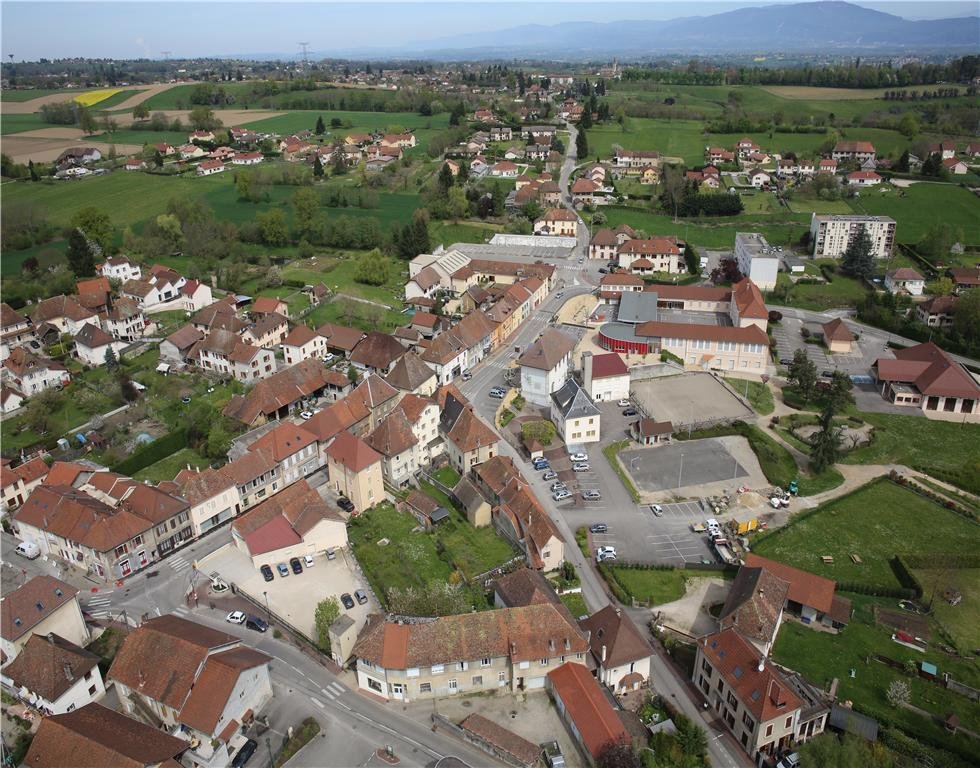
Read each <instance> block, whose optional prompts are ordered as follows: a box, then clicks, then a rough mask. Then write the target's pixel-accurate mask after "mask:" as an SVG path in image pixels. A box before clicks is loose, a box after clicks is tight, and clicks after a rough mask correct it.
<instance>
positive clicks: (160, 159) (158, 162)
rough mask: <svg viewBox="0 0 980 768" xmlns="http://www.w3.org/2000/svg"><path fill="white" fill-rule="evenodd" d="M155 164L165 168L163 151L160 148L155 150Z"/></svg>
mask: <svg viewBox="0 0 980 768" xmlns="http://www.w3.org/2000/svg"><path fill="white" fill-rule="evenodd" d="M153 164H154V165H155V166H156V167H157V168H163V153H162V152H161V151H160V150H159V149H158V150H155V151H154V152H153Z"/></svg>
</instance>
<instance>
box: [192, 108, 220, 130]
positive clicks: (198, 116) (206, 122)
mask: <svg viewBox="0 0 980 768" xmlns="http://www.w3.org/2000/svg"><path fill="white" fill-rule="evenodd" d="M187 119H188V120H189V121H190V124H191V125H192V126H193V127H194V128H195V129H196V130H198V131H211V130H214V129H215V128H220V127H221V121H220V120H219V119H218V118H217V117H215V116H214V110H213V109H211V107H208V106H200V107H194V109H192V110H191V113H190V114H189V115H188V116H187Z"/></svg>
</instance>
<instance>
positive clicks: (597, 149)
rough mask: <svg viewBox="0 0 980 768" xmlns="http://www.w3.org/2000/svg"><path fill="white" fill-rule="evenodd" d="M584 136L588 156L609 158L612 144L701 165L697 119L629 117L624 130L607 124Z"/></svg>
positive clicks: (700, 129)
mask: <svg viewBox="0 0 980 768" xmlns="http://www.w3.org/2000/svg"><path fill="white" fill-rule="evenodd" d="M587 135H588V138H589V157H609V156H611V155H612V145H613V144H619V145H620V146H621V147H623V148H625V149H655V150H657V151H658V152H660V153H661V154H662V155H666V156H667V157H680V158H683V159H684V162H685V163H687V164H688V165H690V166H693V165H699V164H700V163H701V161H702V160H703V158H704V148H705V146H706V145H707V140H706V139H705V137H704V131H703V124H702V123H701V121H699V120H658V119H651V118H643V117H630V118H627V120H626V126H625V130H624V129H623V128H622V127H620V126H619V125H618V124H617V123H608V124H605V125H597V126H594V127H592V128H590V129H589V130H588V131H587ZM736 140H737V139H736Z"/></svg>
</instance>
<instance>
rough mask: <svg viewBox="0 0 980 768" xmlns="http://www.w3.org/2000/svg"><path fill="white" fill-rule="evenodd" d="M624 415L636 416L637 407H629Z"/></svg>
mask: <svg viewBox="0 0 980 768" xmlns="http://www.w3.org/2000/svg"><path fill="white" fill-rule="evenodd" d="M623 416H636V408H627V409H626V410H625V411H623Z"/></svg>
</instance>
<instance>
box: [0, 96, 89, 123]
mask: <svg viewBox="0 0 980 768" xmlns="http://www.w3.org/2000/svg"><path fill="white" fill-rule="evenodd" d="M90 90H95V89H94V88H92V89H90ZM56 93H63V94H65V99H69V98H72V97H74V96H79V95H81V94H82V93H85V91H79V90H78V89H77V88H67V89H66V88H4V89H3V90H2V91H0V104H2V103H3V102H5V101H30V100H31V99H38V98H40V97H41V96H52V95H53V94H56ZM4 119H6V118H4Z"/></svg>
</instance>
